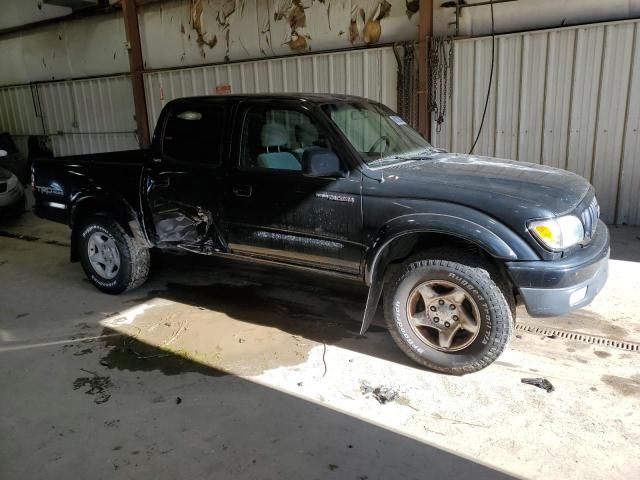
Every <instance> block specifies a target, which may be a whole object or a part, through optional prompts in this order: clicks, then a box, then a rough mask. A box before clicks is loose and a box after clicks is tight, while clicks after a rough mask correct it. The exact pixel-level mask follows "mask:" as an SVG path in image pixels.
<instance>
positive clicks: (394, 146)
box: [322, 101, 436, 167]
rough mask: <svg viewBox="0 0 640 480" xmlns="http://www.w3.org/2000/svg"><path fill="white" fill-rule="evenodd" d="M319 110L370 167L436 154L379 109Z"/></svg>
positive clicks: (359, 105) (337, 106)
mask: <svg viewBox="0 0 640 480" xmlns="http://www.w3.org/2000/svg"><path fill="white" fill-rule="evenodd" d="M322 108H323V110H324V112H325V113H326V114H327V115H328V116H329V117H331V120H332V121H333V123H334V124H335V125H336V127H338V129H339V130H340V131H341V132H342V133H343V135H344V136H345V137H346V138H347V140H349V143H351V145H352V146H353V148H354V149H355V150H356V151H357V152H358V153H359V154H360V157H361V158H362V161H363V162H365V163H366V164H367V165H369V166H370V167H383V166H386V165H389V164H391V163H397V162H401V161H404V160H408V159H410V158H411V157H416V156H428V155H432V154H434V153H436V150H435V149H434V147H432V146H431V145H430V144H429V142H427V141H426V140H425V139H424V138H422V136H421V135H420V134H419V133H418V132H416V131H415V130H414V129H412V128H411V127H410V126H409V125H408V124H407V123H406V122H405V121H404V120H403V119H402V118H401V117H399V116H398V115H396V114H395V113H394V112H393V111H391V110H390V109H388V108H386V107H384V106H382V105H379V104H375V103H369V102H366V101H363V102H349V103H332V104H326V105H323V107H322Z"/></svg>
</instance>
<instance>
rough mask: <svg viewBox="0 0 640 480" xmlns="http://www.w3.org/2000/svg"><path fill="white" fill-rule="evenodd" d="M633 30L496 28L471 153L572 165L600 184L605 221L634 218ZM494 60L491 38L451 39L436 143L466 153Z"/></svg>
mask: <svg viewBox="0 0 640 480" xmlns="http://www.w3.org/2000/svg"><path fill="white" fill-rule="evenodd" d="M639 29H640V22H638V21H626V22H616V23H609V24H599V25H592V26H585V27H571V28H562V29H555V30H549V31H539V32H527V33H520V34H510V35H504V36H498V37H497V39H496V57H495V61H496V64H495V71H494V84H493V88H492V93H491V96H490V98H489V107H488V109H487V116H486V119H485V124H484V128H483V131H482V133H481V135H480V139H479V141H478V144H477V146H476V148H475V150H474V153H476V154H481V155H490V156H497V157H506V158H514V159H517V160H522V161H527V162H532V163H539V164H544V165H549V166H553V167H558V168H565V169H568V170H571V171H573V172H576V173H578V174H579V175H582V176H583V177H585V178H586V179H587V180H589V181H590V182H591V183H593V184H594V186H595V187H596V190H597V195H598V198H599V201H600V204H601V207H602V218H603V219H604V220H605V221H607V222H610V223H613V222H617V223H629V224H635V225H640V196H639V195H638V191H639V190H640V46H639V42H640V40H639V38H638V37H639V32H638V30H639ZM490 64H491V39H490V38H486V37H485V38H478V39H467V40H457V41H455V42H454V65H453V72H452V74H453V87H452V99H451V104H452V108H450V109H449V110H448V112H449V113H448V115H447V118H446V122H445V124H444V125H443V126H442V128H441V131H440V132H439V133H438V132H436V133H435V135H434V143H435V144H436V145H438V146H441V147H445V148H448V149H450V150H452V151H460V152H466V151H469V149H470V147H471V144H472V142H473V139H474V138H475V135H476V134H477V131H478V127H479V125H480V119H481V117H482V109H483V108H484V102H485V98H486V93H487V82H488V80H489V72H490ZM433 127H434V132H435V131H436V130H435V127H436V126H435V124H434V126H433Z"/></svg>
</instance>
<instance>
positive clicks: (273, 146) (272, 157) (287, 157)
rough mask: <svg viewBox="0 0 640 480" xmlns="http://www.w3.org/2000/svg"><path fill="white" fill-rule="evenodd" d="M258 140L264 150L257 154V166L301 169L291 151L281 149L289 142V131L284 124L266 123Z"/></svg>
mask: <svg viewBox="0 0 640 480" xmlns="http://www.w3.org/2000/svg"><path fill="white" fill-rule="evenodd" d="M260 142H261V144H262V146H263V147H264V148H266V149H267V151H266V152H264V153H261V154H259V155H258V166H259V167H262V168H273V169H277V170H297V171H301V170H302V166H301V165H300V162H299V161H298V159H296V157H295V155H294V154H293V153H291V152H286V151H281V149H282V147H283V146H284V145H287V144H288V143H289V132H288V131H287V129H286V127H285V126H284V125H281V124H279V123H267V124H265V125H264V126H263V127H262V131H261V132H260Z"/></svg>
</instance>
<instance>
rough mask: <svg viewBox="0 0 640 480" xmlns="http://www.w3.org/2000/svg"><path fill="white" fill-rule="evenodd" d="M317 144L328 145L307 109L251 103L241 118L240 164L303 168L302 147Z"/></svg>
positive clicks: (315, 146)
mask: <svg viewBox="0 0 640 480" xmlns="http://www.w3.org/2000/svg"><path fill="white" fill-rule="evenodd" d="M319 147H322V148H331V147H330V144H329V141H328V140H327V138H326V136H325V135H324V133H323V129H322V128H321V126H320V125H318V124H317V123H316V122H315V121H314V119H313V118H312V117H310V116H309V115H307V114H306V113H303V112H301V111H299V110H296V109H294V108H286V107H285V108H268V107H265V106H255V107H251V108H249V109H248V111H247V112H246V115H245V120H244V129H243V133H242V142H241V156H240V168H241V169H243V170H254V169H260V170H265V169H267V170H287V171H294V172H302V161H303V157H304V153H305V151H307V150H309V149H314V148H319Z"/></svg>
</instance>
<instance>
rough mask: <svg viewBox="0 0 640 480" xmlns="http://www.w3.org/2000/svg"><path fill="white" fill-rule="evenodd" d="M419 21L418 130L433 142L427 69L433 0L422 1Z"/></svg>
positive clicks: (431, 31) (431, 30)
mask: <svg viewBox="0 0 640 480" xmlns="http://www.w3.org/2000/svg"><path fill="white" fill-rule="evenodd" d="M419 15H420V18H419V20H418V78H419V83H418V130H419V131H420V133H421V134H422V135H424V136H425V138H427V139H428V140H431V120H430V118H429V116H430V115H429V111H428V104H429V97H428V95H429V92H428V88H427V86H428V85H429V79H428V75H429V71H428V69H427V55H428V48H429V45H428V41H429V39H430V38H431V36H432V34H433V0H420V10H419Z"/></svg>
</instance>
